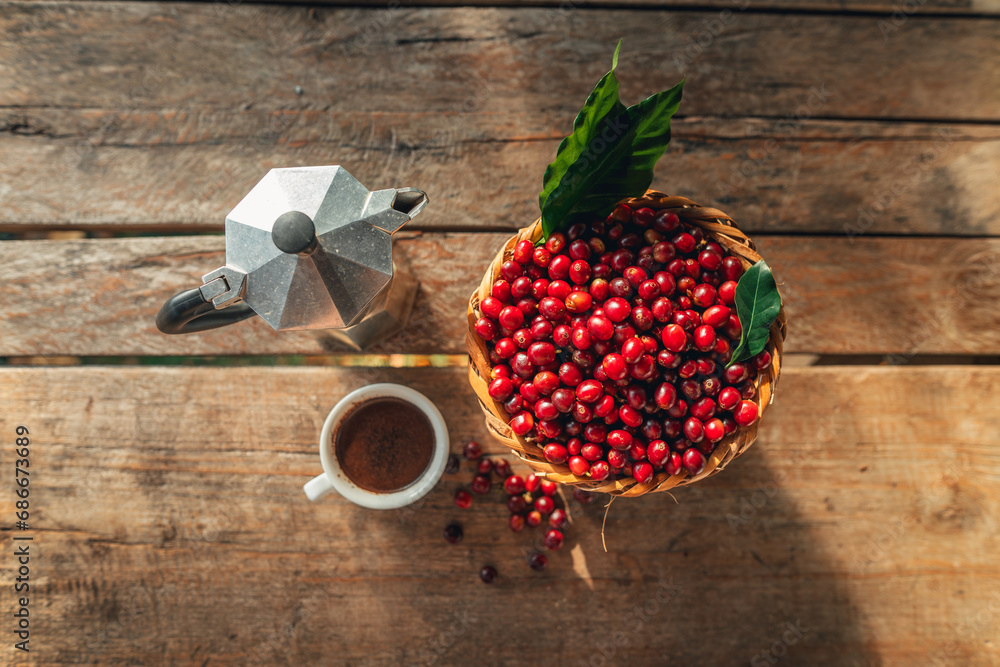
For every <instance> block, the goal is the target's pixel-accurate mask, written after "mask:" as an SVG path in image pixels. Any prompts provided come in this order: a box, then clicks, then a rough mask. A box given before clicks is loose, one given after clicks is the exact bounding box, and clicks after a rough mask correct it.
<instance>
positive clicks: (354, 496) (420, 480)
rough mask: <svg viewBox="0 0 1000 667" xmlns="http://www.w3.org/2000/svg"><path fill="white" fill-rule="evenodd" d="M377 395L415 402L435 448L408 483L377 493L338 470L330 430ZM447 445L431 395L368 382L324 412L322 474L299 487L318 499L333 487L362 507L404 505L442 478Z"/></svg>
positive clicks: (446, 430) (378, 507) (321, 454)
mask: <svg viewBox="0 0 1000 667" xmlns="http://www.w3.org/2000/svg"><path fill="white" fill-rule="evenodd" d="M376 398H398V399H401V400H404V401H406V402H407V403H410V404H412V405H414V406H416V407H417V408H418V409H419V410H420V411H421V412H423V413H424V414H425V415H426V416H427V420H428V421H429V422H430V423H431V426H432V427H433V429H434V451H433V452H432V453H431V460H430V463H428V464H427V468H426V469H425V470H424V472H423V473H421V474H420V476H419V477H417V479H415V480H414V481H413V482H412V483H410V484H409V485H407V486H405V487H403V488H402V489H399V490H398V491H392V492H389V493H376V492H374V491H368V490H366V489H362V488H361V487H359V486H358V485H356V484H355V483H354V482H352V481H351V480H350V479H349V478H348V477H347V475H345V474H344V471H343V470H341V468H340V462H339V461H337V456H336V454H335V453H334V451H333V434H334V433H335V432H336V429H337V427H338V426H340V422H341V420H342V419H343V418H344V416H345V415H347V413H348V412H350V411H351V409H352V408H353V407H355V406H356V405H358V404H360V403H365V402H366V401H370V400H372V399H376ZM448 446H449V440H448V428H447V427H446V426H445V423H444V417H442V416H441V412H440V411H439V410H438V409H437V407H436V406H435V405H434V404H433V403H431V401H430V399H428V398H427V397H426V396H424V395H423V394H421V393H420V392H419V391H415V390H413V389H410V388H409V387H404V386H403V385H400V384H388V383H383V384H370V385H368V386H367V387H361V388H360V389H355V390H354V391H352V392H351V393H349V394H348V395H347V396H344V397H343V398H342V399H340V402H338V403H337V404H336V405H335V406H333V410H331V411H330V414H329V415H327V417H326V421H325V422H324V423H323V431H322V432H321V433H320V436H319V459H320V462H321V463H322V464H323V474H321V475H317V476H316V477H313V478H312V479H311V480H309V481H308V482H306V484H305V486H303V487H302V488H303V490H304V491H305V492H306V496H308V498H309V500H312V501H316V500H319V499H320V498H322V497H323V496H325V495H326V494H328V493H330V491H336V492H337V493H339V494H340V495H342V496H343V497H344V498H347V499H348V500H350V501H351V502H353V503H355V504H358V505H361V506H362V507H369V508H371V509H377V510H387V509H393V508H396V507H403V506H405V505H409V504H410V503H413V502H415V501H416V500H419V499H420V498H422V497H423V496H424V495H425V494H426V493H427V492H428V491H430V490H431V489H432V488H434V485H435V484H437V483H438V480H439V479H441V475H442V474H443V473H444V467H445V464H446V463H447V462H448Z"/></svg>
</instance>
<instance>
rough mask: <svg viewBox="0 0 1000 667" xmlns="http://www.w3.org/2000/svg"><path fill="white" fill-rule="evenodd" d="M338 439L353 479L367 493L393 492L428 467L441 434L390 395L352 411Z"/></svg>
mask: <svg viewBox="0 0 1000 667" xmlns="http://www.w3.org/2000/svg"><path fill="white" fill-rule="evenodd" d="M333 440H334V443H333V444H334V454H335V456H336V457H337V461H338V462H339V463H340V467H341V469H342V470H343V471H344V474H345V475H347V477H348V479H350V480H351V481H352V482H353V483H354V484H356V485H357V486H359V487H361V488H362V489H365V490H366V491H372V492H374V493H391V492H393V491H398V490H399V489H402V488H404V487H406V486H407V485H409V484H412V483H413V482H414V481H415V480H416V479H417V478H418V477H420V476H421V474H422V473H423V472H424V470H426V469H427V465H428V464H429V463H430V461H431V456H432V455H433V453H434V442H435V436H434V427H433V426H432V425H431V423H430V420H428V419H427V416H426V415H425V414H424V413H423V411H422V410H420V409H419V408H418V407H416V406H415V405H413V404H412V403H410V402H408V401H404V400H402V399H399V398H391V397H384V398H374V399H371V400H368V401H365V402H363V403H359V404H358V405H356V406H354V407H353V408H351V410H350V412H348V413H347V414H346V415H345V416H344V418H343V420H342V421H341V422H340V426H339V428H337V430H336V432H335V433H334V435H333Z"/></svg>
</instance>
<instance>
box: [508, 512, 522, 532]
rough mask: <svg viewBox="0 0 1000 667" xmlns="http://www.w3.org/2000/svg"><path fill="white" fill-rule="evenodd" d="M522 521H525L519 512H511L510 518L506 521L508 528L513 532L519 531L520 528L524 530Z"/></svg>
mask: <svg viewBox="0 0 1000 667" xmlns="http://www.w3.org/2000/svg"><path fill="white" fill-rule="evenodd" d="M524 523H525V522H524V517H523V516H521V515H520V514H511V515H510V519H509V520H508V522H507V525H508V526H510V529H511V530H513V531H514V532H515V533H520V532H521V531H522V530H524Z"/></svg>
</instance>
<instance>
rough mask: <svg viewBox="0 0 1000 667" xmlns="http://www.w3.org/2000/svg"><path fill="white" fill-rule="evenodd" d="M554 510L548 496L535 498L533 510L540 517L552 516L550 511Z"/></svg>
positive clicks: (553, 504) (553, 505)
mask: <svg viewBox="0 0 1000 667" xmlns="http://www.w3.org/2000/svg"><path fill="white" fill-rule="evenodd" d="M555 508H556V505H555V503H554V502H553V501H552V498H550V497H549V496H538V497H537V498H535V510H536V511H538V512H539V513H540V514H541V515H542V516H547V515H549V514H552V510H554V509H555Z"/></svg>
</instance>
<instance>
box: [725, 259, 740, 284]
mask: <svg viewBox="0 0 1000 667" xmlns="http://www.w3.org/2000/svg"><path fill="white" fill-rule="evenodd" d="M721 273H722V278H723V280H725V281H727V282H729V281H733V282H735V281H738V280H739V279H740V276H742V275H743V264H742V263H741V262H740V260H739V258H737V257H732V256H729V257H726V258H725V259H723V260H722V268H721Z"/></svg>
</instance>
